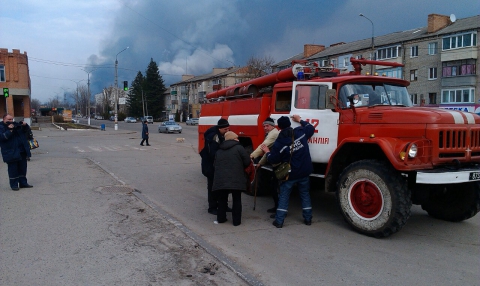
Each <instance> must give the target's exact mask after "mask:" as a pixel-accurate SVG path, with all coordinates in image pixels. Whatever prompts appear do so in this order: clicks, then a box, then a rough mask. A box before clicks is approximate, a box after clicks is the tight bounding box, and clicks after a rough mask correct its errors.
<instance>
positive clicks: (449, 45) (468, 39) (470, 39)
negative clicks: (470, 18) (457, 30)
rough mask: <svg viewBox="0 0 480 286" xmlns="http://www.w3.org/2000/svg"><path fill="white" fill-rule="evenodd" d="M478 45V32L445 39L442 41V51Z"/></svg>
mask: <svg viewBox="0 0 480 286" xmlns="http://www.w3.org/2000/svg"><path fill="white" fill-rule="evenodd" d="M476 45H477V32H470V33H465V34H460V35H455V36H449V37H444V38H443V39H442V50H443V51H446V50H453V49H458V48H464V47H474V46H476Z"/></svg>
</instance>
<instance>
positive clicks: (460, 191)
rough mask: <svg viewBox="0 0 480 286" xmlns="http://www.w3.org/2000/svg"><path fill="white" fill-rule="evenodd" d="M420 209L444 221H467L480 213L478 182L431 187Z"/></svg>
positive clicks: (479, 188) (479, 186) (479, 185)
mask: <svg viewBox="0 0 480 286" xmlns="http://www.w3.org/2000/svg"><path fill="white" fill-rule="evenodd" d="M422 209H424V210H425V211H427V213H428V214H429V215H430V216H432V217H434V218H438V219H442V220H446V221H453V222H457V221H462V220H466V219H469V218H471V217H473V216H475V215H476V214H477V213H478V212H479V211H480V182H471V183H462V184H451V185H444V186H431V187H430V188H429V196H428V199H427V200H425V201H424V202H423V203H422Z"/></svg>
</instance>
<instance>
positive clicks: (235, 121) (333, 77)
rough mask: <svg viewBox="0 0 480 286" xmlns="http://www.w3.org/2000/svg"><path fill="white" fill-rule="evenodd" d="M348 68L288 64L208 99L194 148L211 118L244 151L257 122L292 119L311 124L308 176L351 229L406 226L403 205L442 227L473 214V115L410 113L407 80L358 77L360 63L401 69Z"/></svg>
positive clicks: (375, 231) (478, 128)
mask: <svg viewBox="0 0 480 286" xmlns="http://www.w3.org/2000/svg"><path fill="white" fill-rule="evenodd" d="M350 61H351V63H352V66H353V67H354V69H355V70H354V71H351V72H348V73H340V71H339V70H337V69H333V68H321V67H318V66H316V65H315V64H309V63H307V62H294V63H292V68H289V69H285V70H282V71H279V72H277V73H273V74H270V75H266V76H263V77H260V78H256V79H253V80H250V81H247V82H243V83H241V84H237V85H234V86H231V87H226V88H224V89H221V90H217V91H214V92H212V93H209V94H208V95H207V100H206V102H205V103H204V104H202V107H201V117H200V120H199V127H198V132H199V136H198V138H199V142H198V148H199V150H201V149H202V148H203V145H204V142H203V141H204V139H203V134H204V132H205V131H206V130H207V129H208V128H209V127H211V126H213V125H216V123H217V121H218V120H219V119H220V118H225V119H227V120H228V121H229V123H230V130H232V131H234V132H235V133H237V134H238V135H239V139H240V142H241V143H242V145H243V146H244V147H245V148H247V150H248V151H250V150H253V149H254V148H256V147H257V146H258V145H259V144H260V143H261V142H262V141H263V139H264V131H263V128H262V122H263V121H264V120H265V118H267V117H272V118H274V119H278V118H279V117H280V116H284V115H287V116H289V115H293V114H299V115H300V116H301V117H302V119H303V120H305V121H309V122H310V123H311V124H312V125H313V126H314V127H315V134H314V135H313V137H312V138H311V139H310V140H309V147H310V154H311V157H312V163H313V166H314V170H315V171H314V173H313V174H312V177H318V178H321V180H315V182H317V181H320V182H321V183H322V184H324V186H322V187H323V188H324V190H325V191H327V192H335V193H336V198H337V202H338V205H339V207H340V210H341V213H342V214H343V217H344V218H345V220H346V222H347V223H348V224H350V225H351V226H352V227H353V228H354V229H355V230H356V231H358V232H360V233H363V234H366V235H370V236H375V237H386V236H389V235H390V234H393V233H395V232H397V231H399V230H400V229H401V228H402V227H403V226H404V225H405V223H406V221H407V219H408V218H409V216H410V209H411V206H412V204H418V205H421V206H422V208H423V209H424V210H425V211H427V213H428V214H429V215H430V216H432V217H435V218H438V219H443V220H447V221H462V220H465V219H468V218H471V217H473V216H474V215H475V214H476V213H477V212H478V211H479V209H480V125H479V123H480V117H479V116H477V115H476V114H473V113H467V112H461V111H453V110H446V109H440V108H431V107H424V106H422V105H420V106H413V104H412V102H411V99H410V96H409V94H408V92H407V86H408V85H409V82H408V81H405V80H401V79H397V78H390V77H385V76H381V75H376V74H375V75H369V74H368V73H367V75H362V74H361V70H362V66H365V65H367V64H373V65H380V66H391V67H395V66H402V65H401V64H398V63H389V62H382V61H369V60H364V59H354V58H351V59H350ZM296 126H298V124H297V123H295V122H292V127H296Z"/></svg>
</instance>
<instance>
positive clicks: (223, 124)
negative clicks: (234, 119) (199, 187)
mask: <svg viewBox="0 0 480 286" xmlns="http://www.w3.org/2000/svg"><path fill="white" fill-rule="evenodd" d="M229 126H230V124H229V123H228V121H227V120H226V119H224V118H220V119H219V120H218V123H217V125H216V126H212V127H210V128H209V129H208V130H207V131H205V133H204V134H203V136H204V139H205V142H204V144H205V146H204V147H203V149H202V151H201V152H200V156H201V157H202V174H203V175H204V176H205V177H207V191H208V213H209V214H213V215H217V209H218V198H217V197H218V196H217V194H216V193H215V192H212V186H213V177H214V176H213V175H214V174H215V167H214V162H215V155H216V154H217V151H218V149H219V148H220V144H221V143H222V142H223V141H225V137H224V135H225V133H227V131H229ZM227 211H231V209H228V208H227Z"/></svg>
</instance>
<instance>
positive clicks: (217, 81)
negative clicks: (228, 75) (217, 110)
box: [212, 79, 222, 85]
mask: <svg viewBox="0 0 480 286" xmlns="http://www.w3.org/2000/svg"><path fill="white" fill-rule="evenodd" d="M221 82H222V80H221V79H214V80H212V85H216V84H220V83H221Z"/></svg>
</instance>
